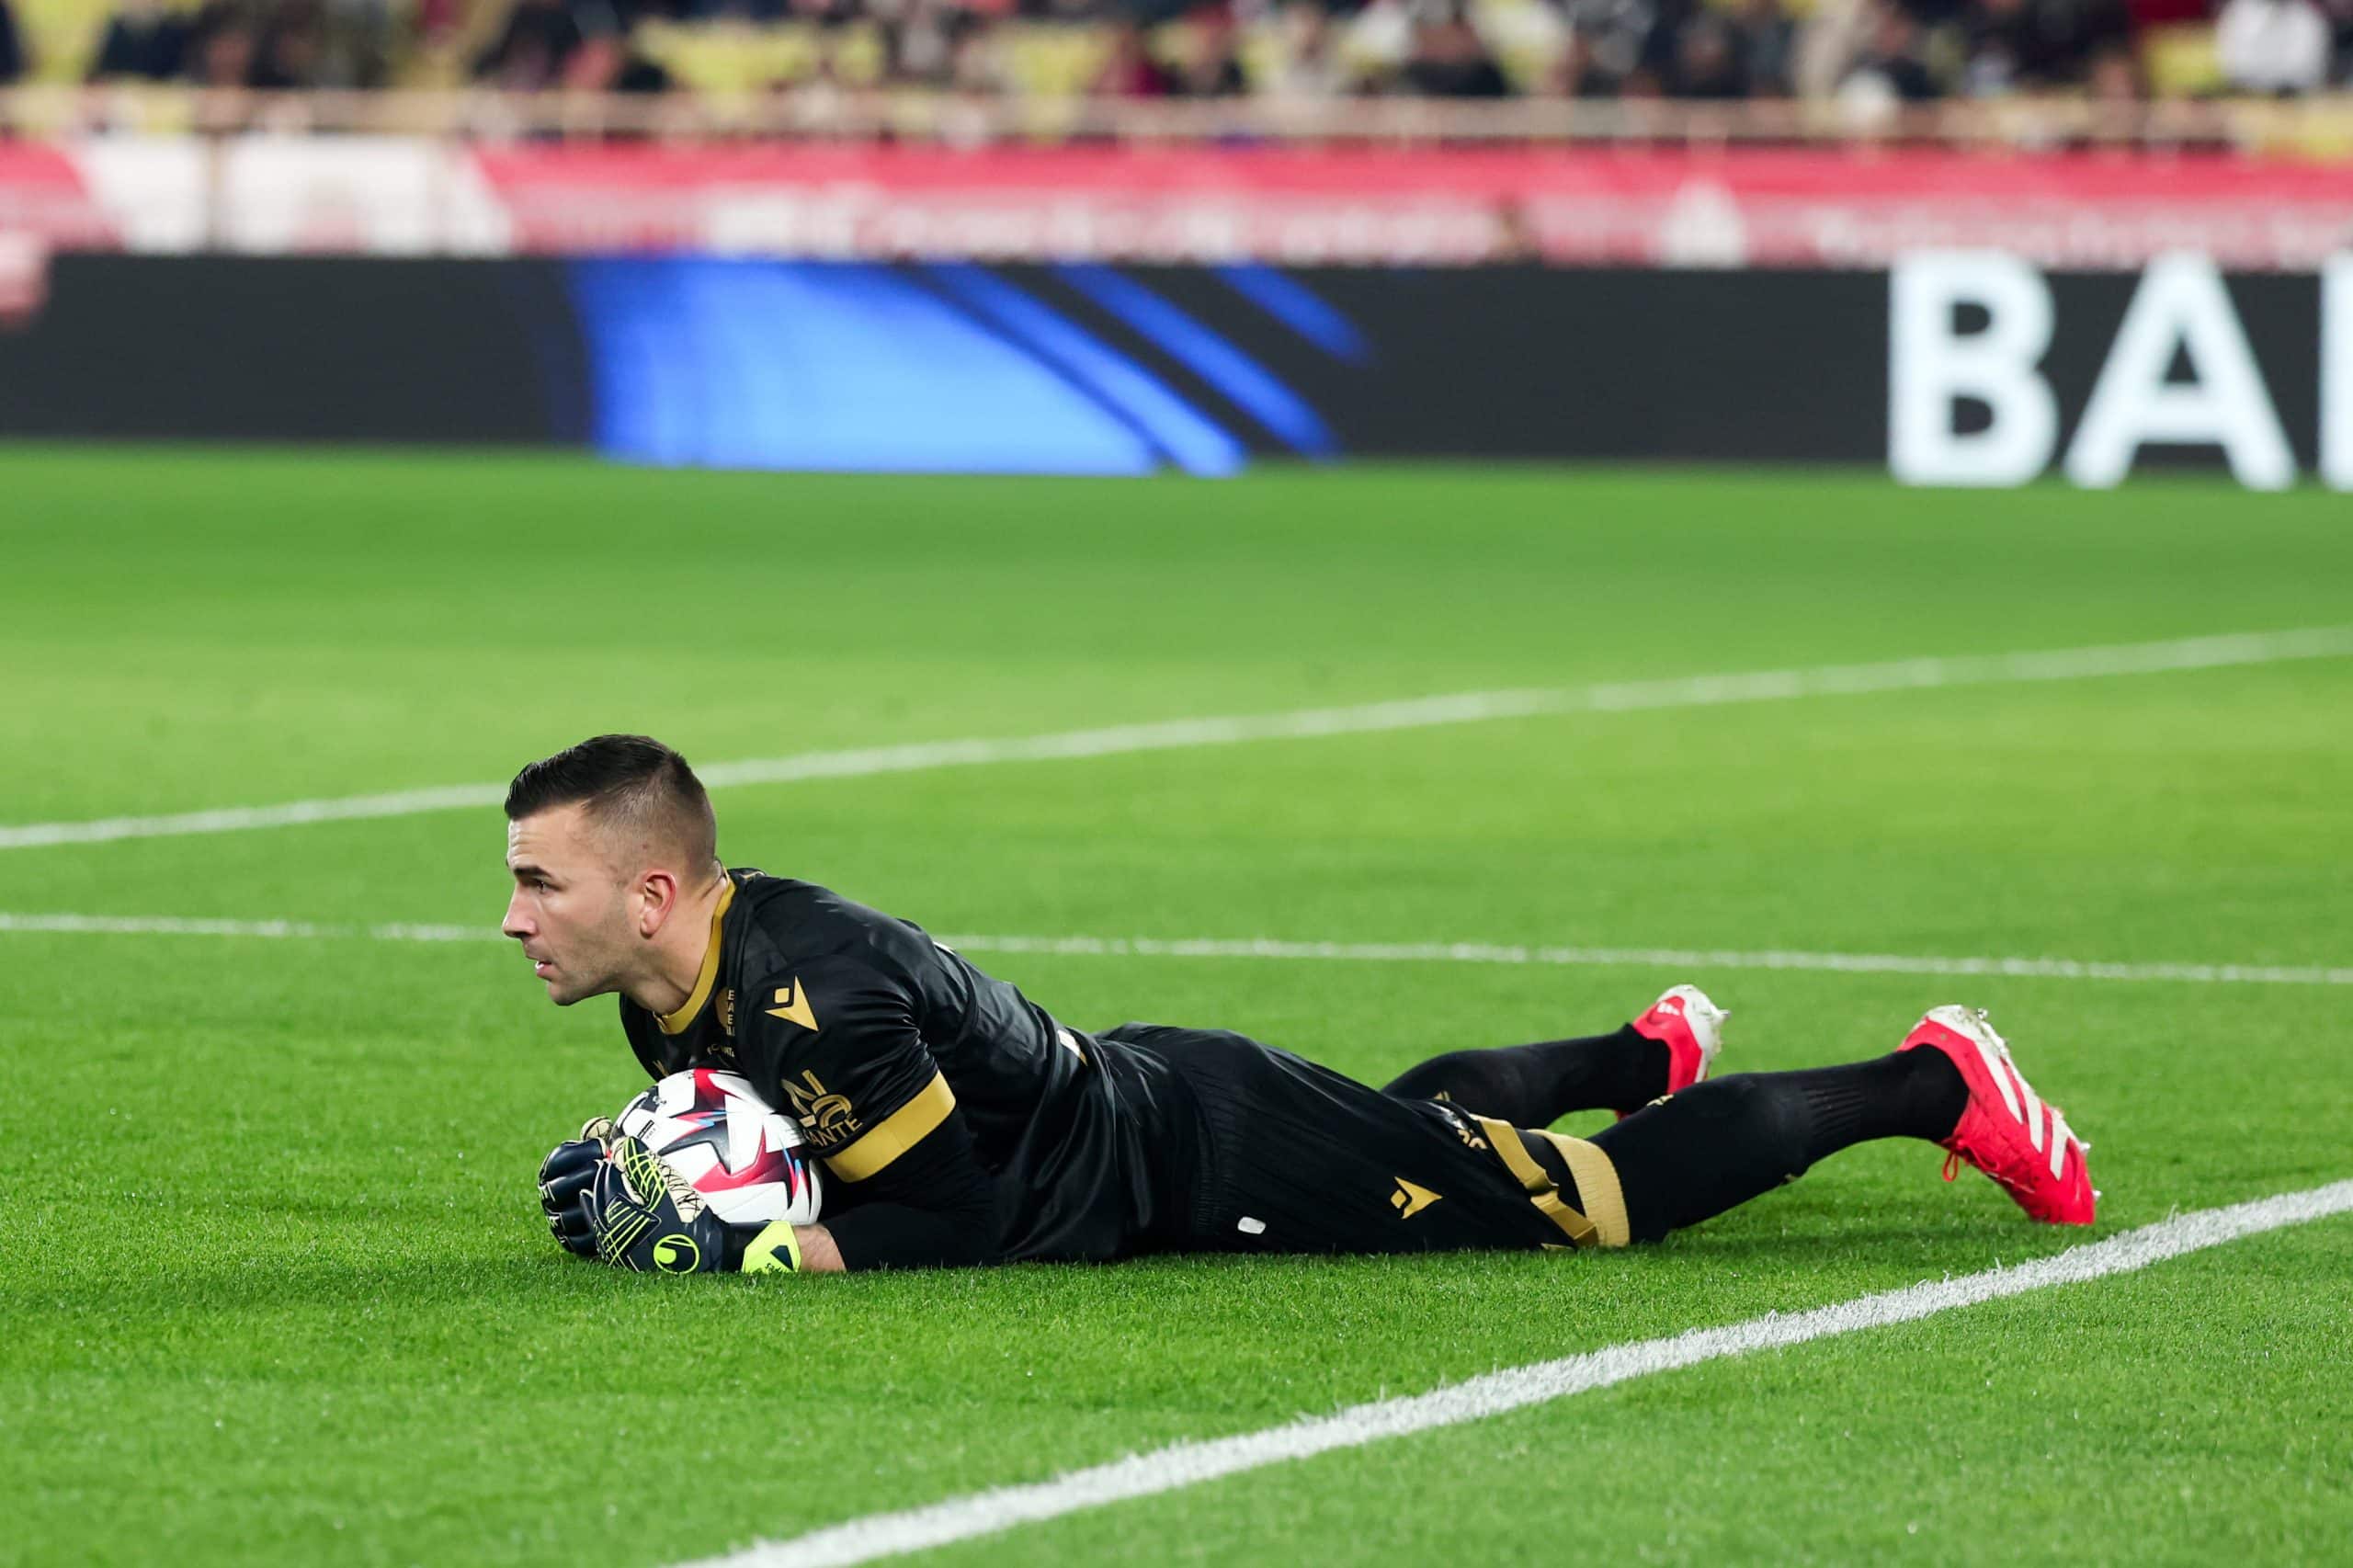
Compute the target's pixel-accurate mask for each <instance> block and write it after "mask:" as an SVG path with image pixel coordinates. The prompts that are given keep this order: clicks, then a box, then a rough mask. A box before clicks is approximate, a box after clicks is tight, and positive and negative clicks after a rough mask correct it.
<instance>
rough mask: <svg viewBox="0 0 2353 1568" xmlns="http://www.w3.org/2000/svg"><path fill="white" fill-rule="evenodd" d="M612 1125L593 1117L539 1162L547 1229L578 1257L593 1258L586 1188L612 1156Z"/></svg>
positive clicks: (594, 1239)
mask: <svg viewBox="0 0 2353 1568" xmlns="http://www.w3.org/2000/svg"><path fill="white" fill-rule="evenodd" d="M612 1144H613V1123H612V1119H611V1118H609V1117H603V1116H599V1117H596V1118H594V1119H591V1120H590V1121H589V1122H588V1123H587V1125H585V1127H583V1128H581V1130H580V1136H579V1137H577V1138H572V1139H567V1140H565V1141H564V1142H561V1143H559V1144H557V1145H556V1146H555V1147H554V1149H552V1150H551V1151H550V1152H549V1153H548V1157H547V1158H546V1159H544V1160H542V1161H540V1208H542V1209H544V1210H547V1216H548V1229H549V1230H551V1231H552V1232H554V1233H555V1239H556V1240H557V1241H559V1242H562V1243H563V1245H564V1250H565V1251H567V1252H573V1253H577V1254H578V1255H579V1256H582V1257H594V1256H597V1234H596V1232H595V1230H594V1229H593V1228H592V1227H591V1226H590V1225H589V1222H588V1207H587V1203H588V1187H589V1184H590V1183H591V1182H593V1181H594V1180H595V1179H596V1176H597V1167H598V1166H600V1165H603V1164H605V1162H606V1159H607V1158H608V1156H609V1154H610V1153H611V1152H612Z"/></svg>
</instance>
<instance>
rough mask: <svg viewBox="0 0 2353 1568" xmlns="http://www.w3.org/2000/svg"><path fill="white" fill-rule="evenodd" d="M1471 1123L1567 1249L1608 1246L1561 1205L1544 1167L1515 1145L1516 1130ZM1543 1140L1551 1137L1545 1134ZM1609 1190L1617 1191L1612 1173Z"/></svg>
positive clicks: (1488, 1121)
mask: <svg viewBox="0 0 2353 1568" xmlns="http://www.w3.org/2000/svg"><path fill="white" fill-rule="evenodd" d="M1472 1120H1473V1121H1475V1122H1477V1123H1478V1124H1479V1125H1480V1127H1481V1128H1482V1129H1483V1130H1484V1131H1485V1132H1486V1134H1487V1146H1488V1147H1489V1148H1491V1149H1493V1150H1494V1151H1495V1153H1497V1154H1498V1155H1500V1156H1502V1158H1503V1162H1504V1165H1505V1167H1506V1169H1508V1170H1509V1171H1510V1172H1511V1174H1512V1176H1513V1177H1514V1179H1516V1180H1517V1181H1518V1183H1519V1185H1520V1186H1521V1187H1523V1188H1525V1189H1526V1190H1527V1193H1528V1201H1529V1202H1530V1203H1533V1204H1534V1205H1536V1209H1537V1212H1539V1213H1540V1214H1542V1215H1543V1216H1544V1217H1545V1218H1546V1219H1547V1220H1550V1221H1552V1223H1554V1224H1555V1225H1558V1226H1559V1227H1561V1233H1562V1234H1563V1235H1565V1236H1567V1237H1568V1238H1569V1243H1570V1244H1571V1245H1573V1246H1581V1247H1583V1246H1592V1245H1594V1244H1596V1243H1597V1242H1598V1243H1599V1244H1601V1245H1604V1246H1608V1245H1609V1244H1610V1243H1608V1242H1607V1241H1602V1240H1601V1237H1600V1233H1599V1228H1598V1227H1597V1226H1596V1225H1595V1224H1594V1222H1593V1221H1591V1220H1588V1219H1586V1217H1585V1216H1584V1215H1583V1214H1580V1213H1578V1212H1577V1211H1576V1210H1574V1209H1572V1208H1570V1207H1569V1205H1568V1204H1566V1203H1565V1202H1563V1201H1562V1199H1561V1189H1560V1187H1558V1186H1557V1185H1556V1184H1555V1183H1554V1182H1553V1180H1552V1177H1551V1176H1546V1175H1545V1174H1544V1167H1543V1166H1541V1165H1538V1164H1537V1163H1536V1157H1535V1156H1534V1155H1533V1154H1530V1153H1529V1152H1528V1145H1527V1144H1525V1143H1523V1142H1520V1141H1519V1129H1518V1128H1517V1127H1514V1126H1512V1125H1511V1124H1510V1123H1509V1122H1504V1121H1497V1120H1495V1119H1494V1118H1493V1117H1485V1116H1474V1117H1472ZM1543 1136H1546V1137H1550V1136H1552V1135H1551V1134H1550V1133H1546V1134H1544V1135H1543ZM1560 1142H1565V1143H1574V1142H1578V1141H1577V1140H1576V1139H1574V1138H1568V1139H1563V1140H1560ZM1586 1147H1587V1148H1592V1145H1590V1144H1587V1145H1586ZM1593 1152H1594V1153H1596V1154H1597V1155H1600V1156H1601V1160H1602V1163H1603V1164H1604V1165H1608V1155H1606V1154H1602V1153H1601V1151H1600V1150H1598V1149H1594V1150H1593ZM1569 1169H1570V1170H1571V1171H1572V1172H1574V1171H1575V1169H1576V1166H1574V1165H1571V1166H1570V1167H1569ZM1610 1190H1611V1191H1612V1192H1615V1191H1616V1190H1617V1177H1616V1175H1615V1173H1613V1174H1612V1176H1611V1177H1610ZM1580 1196H1582V1192H1580Z"/></svg>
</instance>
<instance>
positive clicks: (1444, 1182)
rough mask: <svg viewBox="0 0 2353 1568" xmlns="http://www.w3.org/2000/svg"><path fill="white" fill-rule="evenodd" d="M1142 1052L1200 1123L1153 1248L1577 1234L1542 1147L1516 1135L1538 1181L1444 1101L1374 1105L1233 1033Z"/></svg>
mask: <svg viewBox="0 0 2353 1568" xmlns="http://www.w3.org/2000/svg"><path fill="white" fill-rule="evenodd" d="M1119 1038H1121V1039H1122V1040H1131V1041H1132V1040H1135V1039H1136V1038H1137V1037H1136V1036H1135V1035H1134V1034H1133V1033H1132V1032H1123V1033H1121V1034H1120V1037H1119ZM1152 1043H1153V1044H1154V1048H1155V1049H1157V1050H1160V1051H1162V1053H1163V1054H1164V1055H1165V1058H1166V1060H1167V1061H1168V1062H1169V1063H1170V1064H1171V1065H1172V1066H1173V1067H1175V1068H1176V1071H1177V1074H1178V1075H1179V1077H1180V1079H1181V1080H1182V1081H1183V1083H1184V1085H1185V1087H1186V1090H1187V1094H1186V1098H1187V1101H1188V1104H1189V1105H1190V1107H1191V1108H1193V1109H1195V1110H1196V1111H1197V1112H1198V1114H1199V1134H1198V1137H1197V1138H1195V1139H1191V1140H1188V1141H1186V1142H1187V1143H1188V1147H1187V1148H1186V1149H1185V1150H1183V1151H1181V1152H1180V1154H1179V1157H1178V1158H1177V1159H1176V1161H1175V1162H1174V1163H1173V1165H1172V1169H1171V1171H1170V1173H1169V1176H1170V1180H1171V1182H1172V1184H1173V1187H1172V1190H1171V1191H1170V1193H1169V1194H1168V1198H1167V1200H1166V1202H1165V1204H1164V1205H1163V1207H1165V1209H1166V1210H1168V1212H1169V1213H1170V1214H1171V1215H1172V1216H1174V1217H1176V1218H1177V1219H1178V1220H1179V1221H1180V1222H1179V1223H1177V1224H1176V1225H1175V1226H1173V1227H1172V1228H1171V1229H1170V1230H1169V1231H1167V1232H1166V1233H1164V1234H1163V1235H1162V1236H1161V1237H1160V1238H1159V1244H1160V1245H1161V1246H1163V1247H1164V1248H1166V1249H1169V1250H1179V1251H1235V1252H1287V1253H1400V1252H1443V1251H1453V1250H1459V1249H1463V1248H1493V1247H1505V1248H1526V1247H1539V1246H1546V1245H1552V1246H1565V1245H1569V1244H1573V1243H1577V1242H1581V1241H1584V1240H1586V1239H1588V1238H1589V1236H1590V1233H1591V1231H1592V1227H1591V1226H1590V1225H1588V1224H1586V1221H1585V1219H1584V1216H1583V1215H1581V1214H1580V1213H1578V1212H1577V1211H1576V1210H1575V1208H1574V1203H1573V1201H1571V1200H1570V1199H1573V1197H1574V1193H1573V1190H1572V1189H1569V1188H1568V1187H1567V1182H1568V1176H1567V1173H1566V1171H1565V1170H1564V1169H1562V1168H1559V1167H1560V1166H1561V1164H1562V1162H1561V1160H1560V1159H1559V1157H1557V1156H1556V1155H1555V1154H1554V1153H1553V1151H1552V1147H1551V1146H1550V1145H1549V1144H1547V1143H1545V1142H1544V1136H1543V1135H1538V1134H1532V1133H1531V1134H1528V1135H1526V1137H1527V1139H1528V1140H1529V1141H1533V1142H1536V1143H1537V1144H1539V1145H1540V1148H1541V1153H1542V1157H1543V1158H1544V1159H1547V1160H1550V1161H1551V1162H1552V1167H1554V1168H1552V1170H1551V1171H1550V1172H1549V1174H1548V1173H1544V1172H1539V1171H1538V1170H1537V1168H1536V1167H1537V1165H1538V1164H1539V1160H1538V1158H1537V1156H1536V1155H1533V1154H1531V1153H1529V1151H1528V1150H1527V1149H1526V1148H1524V1147H1523V1138H1522V1135H1521V1134H1520V1133H1519V1132H1518V1131H1517V1130H1514V1129H1511V1128H1509V1127H1506V1125H1505V1124H1503V1123H1501V1122H1494V1121H1485V1120H1482V1119H1478V1118H1474V1117H1473V1116H1472V1115H1470V1114H1469V1113H1468V1112H1466V1111H1464V1110H1462V1109H1461V1108H1457V1107H1455V1106H1452V1105H1449V1104H1446V1103H1443V1102H1440V1101H1438V1100H1433V1099H1420V1098H1415V1099H1408V1098H1402V1097H1399V1096H1393V1095H1388V1094H1383V1093H1382V1092H1381V1091H1380V1090H1378V1089H1374V1088H1370V1087H1368V1086H1367V1085H1363V1084H1359V1083H1358V1082H1357V1081H1356V1080H1355V1079H1353V1078H1349V1077H1347V1076H1345V1075H1344V1074H1338V1073H1335V1072H1332V1071H1331V1070H1329V1069H1328V1068H1324V1067H1320V1066H1318V1065H1316V1064H1315V1063H1314V1062H1309V1061H1306V1060H1305V1059H1303V1058H1301V1057H1298V1056H1294V1055H1292V1054H1290V1052H1288V1051H1279V1050H1276V1049H1274V1048H1272V1047H1269V1046H1265V1045H1261V1044H1259V1043H1258V1042H1257V1041H1256V1040H1248V1039H1245V1038H1244V1037H1242V1036H1239V1035H1231V1034H1223V1033H1220V1032H1218V1031H1213V1030H1187V1031H1175V1030H1158V1031H1155V1033H1154V1037H1153V1040H1152ZM1562 1142H1573V1141H1570V1140H1563V1141H1562ZM1582 1147H1585V1148H1587V1149H1589V1148H1590V1145H1584V1146H1582ZM1595 1158H1596V1159H1598V1156H1595ZM1515 1159H1516V1160H1518V1162H1519V1165H1518V1166H1517V1167H1515V1166H1513V1165H1508V1164H1507V1161H1510V1160H1515ZM1523 1172H1525V1173H1527V1174H1525V1175H1523ZM1621 1230H1622V1227H1621Z"/></svg>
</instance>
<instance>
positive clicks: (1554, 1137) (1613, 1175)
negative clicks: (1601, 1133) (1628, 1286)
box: [1536, 1132, 1634, 1247]
mask: <svg viewBox="0 0 2353 1568" xmlns="http://www.w3.org/2000/svg"><path fill="white" fill-rule="evenodd" d="M1536 1136H1538V1137H1539V1138H1543V1139H1548V1140H1550V1141H1551V1142H1552V1147H1554V1148H1555V1149H1558V1150H1559V1151H1561V1158H1562V1159H1563V1160H1564V1161H1566V1162H1567V1163H1568V1167H1569V1179H1570V1180H1572V1181H1574V1182H1575V1183H1576V1184H1577V1201H1578V1202H1580V1203H1582V1204H1584V1205H1585V1212H1586V1218H1587V1219H1588V1220H1590V1221H1592V1222H1593V1228H1594V1231H1595V1238H1594V1239H1595V1240H1596V1241H1597V1242H1598V1243H1599V1244H1601V1245H1603V1246H1606V1247H1621V1246H1624V1245H1626V1244H1628V1243H1630V1242H1631V1241H1632V1240H1633V1239H1634V1227H1633V1225H1632V1224H1631V1222H1629V1221H1628V1220H1627V1218H1626V1191H1625V1188H1623V1187H1620V1186H1619V1185H1618V1167H1617V1166H1616V1165H1611V1164H1610V1163H1609V1155H1608V1152H1607V1151H1605V1150H1604V1149H1603V1148H1602V1147H1601V1146H1600V1145H1599V1144H1597V1143H1589V1142H1586V1140H1584V1139H1582V1138H1563V1136H1561V1134H1559V1133H1557V1132H1539V1133H1538V1134H1537V1135H1536Z"/></svg>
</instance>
